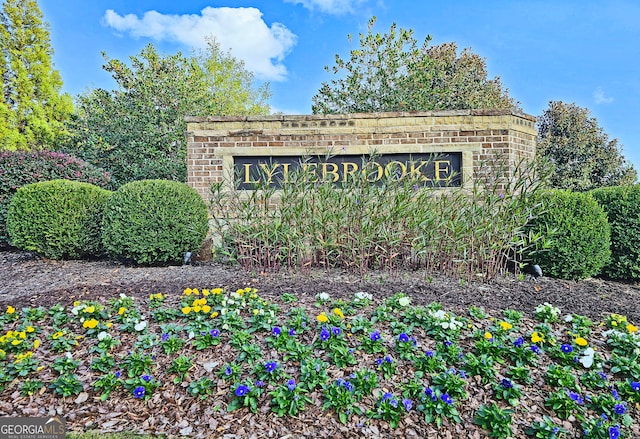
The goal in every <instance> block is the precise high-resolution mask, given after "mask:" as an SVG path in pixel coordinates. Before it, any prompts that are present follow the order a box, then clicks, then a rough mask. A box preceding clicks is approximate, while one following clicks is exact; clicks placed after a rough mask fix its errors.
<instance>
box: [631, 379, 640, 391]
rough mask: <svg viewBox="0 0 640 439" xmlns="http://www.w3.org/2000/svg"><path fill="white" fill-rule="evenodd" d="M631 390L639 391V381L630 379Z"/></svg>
mask: <svg viewBox="0 0 640 439" xmlns="http://www.w3.org/2000/svg"><path fill="white" fill-rule="evenodd" d="M631 390H633V391H634V392H640V382H639V381H632V382H631Z"/></svg>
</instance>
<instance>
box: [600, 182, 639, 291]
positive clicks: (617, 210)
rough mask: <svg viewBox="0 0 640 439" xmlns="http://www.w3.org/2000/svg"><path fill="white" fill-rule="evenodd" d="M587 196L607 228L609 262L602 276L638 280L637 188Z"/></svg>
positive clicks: (616, 189)
mask: <svg viewBox="0 0 640 439" xmlns="http://www.w3.org/2000/svg"><path fill="white" fill-rule="evenodd" d="M591 194H592V195H593V197H594V198H595V199H596V200H597V201H598V202H599V203H600V205H601V206H602V208H603V209H604V211H605V212H606V213H607V216H608V219H609V224H610V225H611V262H609V264H607V265H606V266H605V267H604V269H603V270H602V273H603V274H604V275H606V276H608V277H610V278H612V279H621V280H638V279H640V186H639V185H634V186H616V187H606V188H600V189H594V190H593V191H591Z"/></svg>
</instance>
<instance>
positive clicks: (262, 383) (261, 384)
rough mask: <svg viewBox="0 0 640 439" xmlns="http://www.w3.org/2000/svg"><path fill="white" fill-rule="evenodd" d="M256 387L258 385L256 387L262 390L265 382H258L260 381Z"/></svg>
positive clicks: (256, 383)
mask: <svg viewBox="0 0 640 439" xmlns="http://www.w3.org/2000/svg"><path fill="white" fill-rule="evenodd" d="M255 385H256V387H260V388H262V387H264V381H260V380H258V381H256V382H255Z"/></svg>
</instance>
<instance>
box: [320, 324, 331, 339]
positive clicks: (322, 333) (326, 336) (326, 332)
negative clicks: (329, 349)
mask: <svg viewBox="0 0 640 439" xmlns="http://www.w3.org/2000/svg"><path fill="white" fill-rule="evenodd" d="M329 337H331V333H330V332H329V330H328V329H327V328H325V327H324V326H323V327H322V331H320V340H322V341H327V340H329Z"/></svg>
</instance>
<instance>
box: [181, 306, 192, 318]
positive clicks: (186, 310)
mask: <svg viewBox="0 0 640 439" xmlns="http://www.w3.org/2000/svg"><path fill="white" fill-rule="evenodd" d="M190 312H191V307H190V306H185V307H184V308H182V314H184V315H185V316H186V315H187V314H189V313H190Z"/></svg>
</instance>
